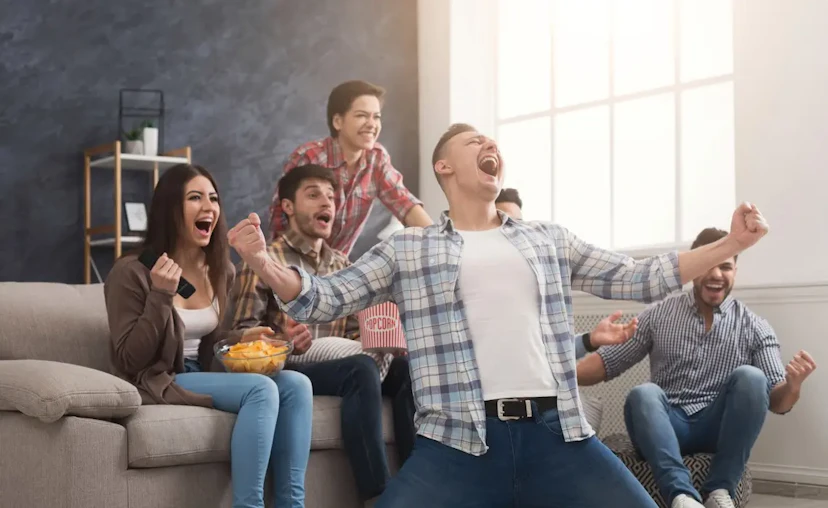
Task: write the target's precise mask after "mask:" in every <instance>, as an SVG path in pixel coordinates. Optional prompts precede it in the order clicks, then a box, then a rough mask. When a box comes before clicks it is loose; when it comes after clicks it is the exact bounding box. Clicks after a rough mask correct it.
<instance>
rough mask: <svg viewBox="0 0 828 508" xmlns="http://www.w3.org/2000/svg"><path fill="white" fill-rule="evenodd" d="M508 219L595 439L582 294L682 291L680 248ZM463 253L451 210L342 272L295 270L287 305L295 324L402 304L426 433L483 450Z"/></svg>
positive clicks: (573, 418)
mask: <svg viewBox="0 0 828 508" xmlns="http://www.w3.org/2000/svg"><path fill="white" fill-rule="evenodd" d="M499 215H500V218H501V220H502V221H503V224H502V226H501V227H500V231H501V232H502V233H503V235H504V236H505V237H506V238H507V239H508V240H509V242H510V243H512V245H514V246H515V247H516V248H517V249H518V250H519V251H520V253H521V254H522V255H523V257H524V258H525V259H526V261H527V262H528V263H529V265H530V266H531V267H532V271H533V272H534V273H535V276H536V278H537V281H538V285H537V287H533V288H529V287H527V288H526V290H527V291H538V292H539V293H540V304H541V313H540V318H541V323H540V324H541V333H542V335H543V342H544V345H545V347H546V357H547V360H548V361H549V365H550V367H551V369H552V372H553V374H554V376H555V380H556V381H557V383H558V411H559V413H560V419H561V426H562V428H563V433H564V438H565V439H566V440H567V441H578V440H582V439H586V438H588V437H590V436H592V435H593V434H594V431H593V430H592V428H591V427H590V425H589V423H587V421H586V418H585V415H584V411H583V407H582V405H581V401H580V398H579V395H578V384H577V380H576V377H575V353H576V344H575V341H574V340H573V335H572V331H571V330H572V328H573V316H572V294H571V293H572V290H573V289H574V290H581V291H585V292H587V293H591V294H593V295H596V296H599V297H602V298H611V299H627V300H637V301H641V302H651V301H655V300H659V299H661V298H663V297H665V296H667V295H668V294H669V293H671V292H673V291H675V290H677V289H679V288H680V287H681V282H680V277H679V270H678V254H677V253H675V252H673V253H669V254H664V255H661V256H658V257H653V258H649V259H644V260H640V261H635V260H633V259H632V258H630V257H627V256H623V255H621V254H617V253H613V252H608V251H605V250H601V249H599V248H597V247H595V246H592V245H589V244H587V243H585V242H583V241H581V240H580V239H578V238H577V237H576V236H575V235H573V234H572V233H570V232H569V231H568V230H567V229H565V228H563V227H561V226H557V225H553V224H549V223H542V222H518V221H514V220H512V219H510V218H509V217H508V216H506V215H505V214H503V213H499ZM462 252H463V239H462V238H461V236H460V234H459V233H458V232H457V231H455V229H454V226H453V224H452V221H451V219H449V218H448V216H447V215H446V214H445V213H443V215H442V217H441V220H440V223H439V224H435V225H433V226H429V227H426V228H406V229H404V230H402V231H399V232H398V233H397V234H395V235H393V236H392V237H390V238H389V239H387V240H385V241H384V242H382V243H380V244H378V245H376V246H374V248H372V249H371V250H370V251H368V252H367V253H365V254H364V255H363V256H362V257H361V258H360V259H359V260H358V261H357V262H356V263H354V264H353V265H352V266H350V267H348V268H345V269H344V270H341V271H339V272H336V273H334V274H331V275H327V276H324V277H316V276H313V275H310V274H308V273H307V272H305V271H304V270H302V269H301V268H296V267H293V268H294V269H295V270H296V271H297V272H298V273H299V274H300V276H301V278H302V289H301V292H300V293H299V296H298V297H297V298H295V299H294V300H293V301H291V302H288V303H283V302H280V305H282V306H283V308H284V310H285V311H286V312H287V313H288V314H289V315H290V316H292V317H293V318H294V319H295V320H297V321H299V322H307V323H316V322H327V321H331V320H334V319H337V318H340V317H342V316H347V315H350V314H354V313H355V312H358V311H360V310H362V309H365V308H367V307H371V306H373V305H376V304H379V303H383V302H387V301H393V302H394V303H396V304H397V306H398V307H399V310H400V317H401V319H402V324H403V329H404V331H405V337H406V341H407V342H408V351H409V362H410V368H411V378H412V385H413V391H414V399H415V401H416V404H417V413H416V415H415V424H416V426H417V433H418V434H420V435H422V436H424V437H427V438H430V439H433V440H436V441H438V442H440V443H443V444H445V445H448V446H451V447H453V448H456V449H459V450H462V451H464V452H467V453H470V454H473V455H483V454H484V453H486V451H487V450H488V446H487V444H486V413H485V409H484V403H483V393H482V390H481V386H480V376H479V373H478V369H477V364H476V362H475V356H474V348H473V347H472V340H471V337H470V332H469V326H468V323H467V321H466V312H465V308H464V305H463V300H462V299H461V297H460V288H459V285H458V275H459V273H460V263H461V262H462ZM508 318H509V316H504V319H508ZM507 340H508V337H504V345H506V344H508V343H507V342H506V341H507ZM506 347H508V346H506Z"/></svg>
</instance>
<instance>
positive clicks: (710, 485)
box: [624, 365, 770, 505]
mask: <svg viewBox="0 0 828 508" xmlns="http://www.w3.org/2000/svg"><path fill="white" fill-rule="evenodd" d="M769 404H770V399H769V390H768V380H767V378H766V377H765V374H764V373H763V372H762V371H761V370H759V369H757V368H756V367H752V366H749V365H743V366H741V367H739V368H737V369H736V370H734V371H733V373H731V375H730V378H729V379H728V381H727V383H726V384H725V386H724V388H723V389H722V391H721V392H720V393H719V395H718V397H716V399H715V400H714V401H713V403H712V404H710V405H709V406H707V407H706V408H704V409H703V410H701V411H699V412H698V413H695V414H693V415H691V416H688V415H687V413H685V412H684V411H683V410H682V409H681V408H678V407H675V406H672V405H670V403H669V402H668V401H667V395H666V394H665V393H664V390H662V389H661V388H660V387H659V386H658V385H655V384H652V383H647V384H643V385H641V386H637V387H635V388H633V390H632V391H631V392H630V394H629V396H628V397H627V402H626V404H625V406H624V418H625V420H626V423H627V432H628V433H629V435H630V438H631V439H632V442H633V445H634V446H635V448H636V450H637V451H638V453H640V454H641V456H642V457H644V459H645V460H646V461H647V463H649V464H650V467H651V468H652V469H653V475H654V476H655V480H656V483H657V484H658V488H659V490H660V491H661V495H662V496H663V497H664V500H665V501H666V502H667V504H668V505H669V504H670V503H671V502H672V500H673V498H675V497H676V496H678V495H679V494H687V495H689V496H692V497H694V498H695V499H696V500H698V501H700V502H701V501H702V498H703V496H702V495H701V493H699V492H698V491H696V489H695V488H694V487H693V482H692V481H691V479H690V471H688V470H687V467H686V466H685V465H684V462H683V460H682V455H687V454H692V453H700V452H703V453H714V454H715V456H714V458H713V464H712V466H711V467H710V474H709V475H708V477H707V479H706V481H705V483H704V487H703V488H702V492H703V493H704V494H705V495H706V494H709V493H710V492H712V491H714V490H717V489H726V490H727V491H728V492H730V496H731V497H734V495H735V491H736V486H737V485H738V484H739V479H740V478H741V477H742V474H743V473H744V470H745V464H747V460H748V456H749V455H750V450H751V448H753V444H754V443H755V442H756V438H758V437H759V431H760V430H761V429H762V425H763V424H764V423H765V416H766V415H767V413H768V407H769Z"/></svg>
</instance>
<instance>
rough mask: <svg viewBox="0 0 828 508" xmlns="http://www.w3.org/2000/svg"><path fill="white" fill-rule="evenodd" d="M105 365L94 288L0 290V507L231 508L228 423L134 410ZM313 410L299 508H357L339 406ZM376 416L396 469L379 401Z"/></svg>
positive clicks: (99, 299)
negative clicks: (379, 415) (381, 421)
mask: <svg viewBox="0 0 828 508" xmlns="http://www.w3.org/2000/svg"><path fill="white" fill-rule="evenodd" d="M108 358H109V338H108V328H107V321H106V309H105V308H104V300H103V286H102V285H91V286H84V285H79V286H73V285H65V284H50V283H12V282H7V283H0V507H3V508H6V507H8V508H11V507H21V508H23V507H26V508H39V507H44V508H46V507H48V508H57V507H65V508H75V507H77V508H98V507H99V508H127V507H128V508H144V507H146V508H167V507H176V508H184V507H193V508H208V507H229V506H231V504H232V503H231V493H230V465H229V445H230V433H231V429H232V428H233V423H234V421H235V415H233V414H229V413H223V412H221V411H217V410H212V409H204V408H195V407H185V406H142V405H141V404H140V397H138V393H137V391H135V389H134V388H133V387H132V386H131V385H130V384H128V383H126V382H124V381H122V380H120V379H118V378H116V377H114V376H111V375H110V374H108V373H107V371H108V365H109V360H108ZM313 411H314V417H313V438H312V452H311V456H310V464H309V465H308V473H307V479H306V492H307V498H306V505H307V506H308V507H337V508H350V507H355V508H356V507H362V503H360V502H359V500H358V497H357V494H356V489H355V486H354V481H353V476H352V473H351V470H350V466H349V464H348V461H347V458H346V456H345V453H344V451H343V450H342V440H341V434H340V426H339V399H338V398H334V397H315V398H314V410H313ZM383 417H384V423H385V442H386V443H387V445H388V457H389V461H390V462H391V463H392V466H393V468H394V469H396V463H395V462H396V461H395V457H396V452H395V450H394V448H393V446H394V445H393V436H392V430H391V429H392V426H391V412H390V405H389V404H388V402H387V401H386V405H385V407H384V414H383ZM270 505H271V504H269V505H268V506H270Z"/></svg>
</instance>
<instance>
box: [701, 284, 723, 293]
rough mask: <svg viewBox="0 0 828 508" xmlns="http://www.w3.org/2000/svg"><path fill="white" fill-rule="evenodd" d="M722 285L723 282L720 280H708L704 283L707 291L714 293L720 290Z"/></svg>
mask: <svg viewBox="0 0 828 508" xmlns="http://www.w3.org/2000/svg"><path fill="white" fill-rule="evenodd" d="M724 287H725V286H724V284H723V283H721V282H708V283H706V284H705V285H704V288H705V289H707V290H708V291H712V292H714V293H717V292H719V291H722V290H723V289H724Z"/></svg>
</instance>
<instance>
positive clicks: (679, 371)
mask: <svg viewBox="0 0 828 508" xmlns="http://www.w3.org/2000/svg"><path fill="white" fill-rule="evenodd" d="M726 237H727V233H726V232H724V231H721V230H718V229H715V228H708V229H705V230H703V231H702V232H701V233H699V235H698V236H697V237H696V240H695V241H694V242H693V248H696V247H700V246H702V245H708V244H712V243H714V242H716V241H719V240H721V239H722V238H726ZM735 278H736V256H735V255H734V256H733V257H730V258H728V259H725V260H724V261H723V262H722V263H720V264H719V265H717V266H715V267H713V268H711V269H710V270H709V271H708V272H707V273H705V274H703V275H701V276H700V277H698V278H696V279H695V280H694V281H693V288H692V289H689V290H688V291H686V292H683V293H678V294H676V295H675V296H672V297H670V298H668V299H666V300H664V301H661V302H659V303H658V304H656V305H653V306H651V307H649V308H648V309H647V310H645V311H644V312H642V313H641V315H640V316H639V325H638V327H637V330H636V332H635V335H634V336H633V338H632V340H630V341H629V342H626V343H625V344H623V345H618V346H613V347H602V348H600V349H599V350H598V352H597V353H596V354H593V355H589V356H588V357H586V358H585V359H584V360H583V361H581V362H580V363H579V364H578V371H577V372H578V383H579V384H581V385H592V384H596V383H599V382H601V381H606V380H608V379H613V378H615V377H617V376H618V375H620V374H621V373H623V372H624V371H625V370H627V369H629V368H630V367H632V366H633V365H635V364H636V363H638V362H639V361H641V360H643V359H644V357H645V356H647V355H649V356H650V378H651V379H652V382H651V383H646V384H643V385H641V386H637V387H635V388H633V390H632V391H631V392H630V394H629V396H628V397H627V402H626V406H625V408H624V416H625V420H626V424H627V432H628V433H629V435H630V437H631V438H632V441H633V444H634V445H635V448H636V449H637V450H638V451H639V452H640V453H641V454H642V455H643V457H644V458H645V459H646V460H647V462H648V463H649V464H650V466H651V467H652V469H653V475H654V477H655V479H656V483H657V484H658V487H659V490H660V491H661V495H662V497H663V498H664V499H665V500H666V501H667V502H668V503H671V505H672V508H701V507H702V505H701V501H702V497H703V496H702V495H701V494H700V493H699V492H698V491H696V489H695V488H694V487H693V482H692V481H691V478H690V471H689V470H688V469H687V467H686V466H685V465H684V461H683V460H682V454H691V453H699V452H707V453H714V454H715V456H714V458H713V464H712V465H711V467H710V473H709V475H708V477H707V479H706V480H705V484H704V488H703V491H704V493H705V494H707V500H706V504H705V505H704V506H706V507H708V508H733V506H734V505H733V499H732V496H734V495H735V493H736V486H737V485H738V484H739V480H740V479H741V477H742V474H743V473H744V471H745V464H746V463H747V460H748V456H749V455H750V450H751V448H753V444H754V443H755V442H756V439H757V438H758V437H759V431H760V430H762V425H763V424H764V422H765V416H766V415H767V413H768V409H770V410H771V411H773V412H774V413H778V414H784V413H787V412H788V411H790V410H791V408H793V405H794V404H795V403H796V401H797V400H798V399H799V393H800V389H801V388H802V383H803V381H805V378H807V377H808V375H809V374H810V373H811V372H813V370H814V369H815V368H816V363H815V362H814V360H813V358H811V356H810V355H809V354H808V353H807V352H806V351H800V352H799V353H797V354H796V355H795V356H794V358H793V359H792V360H791V362H790V363H789V364H788V366H787V367H783V365H782V359H781V358H780V356H779V341H778V340H777V339H776V334H775V333H774V331H773V328H771V326H770V324H768V322H767V321H765V320H764V319H762V318H760V317H759V316H757V315H756V314H754V313H753V312H751V311H750V309H748V308H747V307H746V306H745V304H743V303H742V302H740V301H738V300H736V299H734V298H733V297H732V296H730V291H731V290H732V289H733V282H734V280H735Z"/></svg>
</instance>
